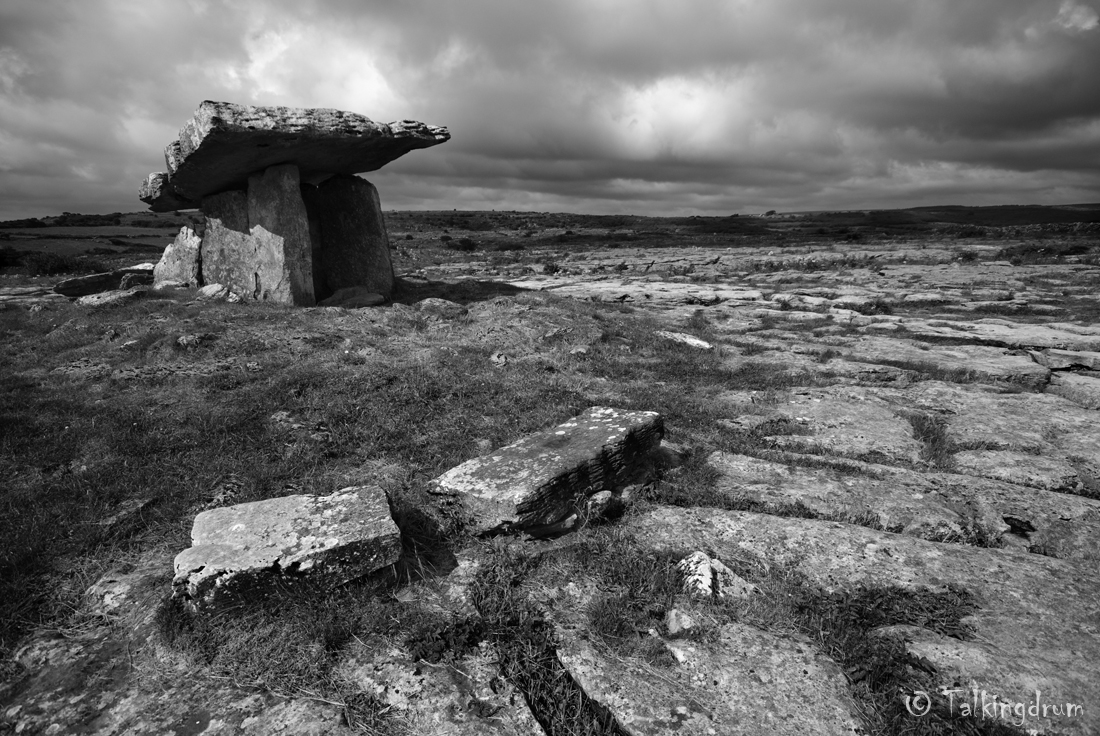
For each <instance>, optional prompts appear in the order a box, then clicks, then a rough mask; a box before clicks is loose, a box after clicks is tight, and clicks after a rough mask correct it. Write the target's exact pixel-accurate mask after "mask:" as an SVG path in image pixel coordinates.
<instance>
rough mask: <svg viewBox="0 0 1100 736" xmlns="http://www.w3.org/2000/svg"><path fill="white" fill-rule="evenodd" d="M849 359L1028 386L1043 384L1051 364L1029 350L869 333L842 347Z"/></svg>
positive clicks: (1034, 386) (1036, 386) (1035, 386)
mask: <svg viewBox="0 0 1100 736" xmlns="http://www.w3.org/2000/svg"><path fill="white" fill-rule="evenodd" d="M841 352H842V353H843V355H844V358H845V359H846V360H853V361H859V362H861V363H881V362H885V363H886V364H894V365H902V366H904V365H909V366H911V367H912V368H913V369H914V370H919V369H921V368H923V367H928V368H930V369H936V370H941V371H951V372H954V373H958V374H960V375H966V376H973V377H974V378H982V379H993V380H1003V381H1011V382H1014V383H1019V384H1022V385H1024V386H1027V387H1028V388H1039V387H1041V386H1043V385H1044V384H1045V383H1046V381H1047V379H1048V377H1049V376H1050V370H1049V367H1046V366H1045V364H1044V365H1040V364H1038V363H1036V362H1035V361H1034V360H1032V358H1031V356H1029V355H1026V354H1023V355H1021V354H1015V353H1013V352H1011V351H1010V350H1008V349H1006V348H999V347H992V346H987V345H954V346H947V345H927V344H922V343H919V342H915V341H909V340H899V339H889V338H885V337H875V336H868V337H863V338H860V339H858V340H856V341H854V342H852V343H851V344H848V345H845V346H844V347H843V348H841Z"/></svg>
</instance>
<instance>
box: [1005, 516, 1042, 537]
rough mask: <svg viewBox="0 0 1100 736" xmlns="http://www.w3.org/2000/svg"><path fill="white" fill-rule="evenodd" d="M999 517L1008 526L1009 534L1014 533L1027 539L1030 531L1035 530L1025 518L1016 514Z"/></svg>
mask: <svg viewBox="0 0 1100 736" xmlns="http://www.w3.org/2000/svg"><path fill="white" fill-rule="evenodd" d="M1001 518H1002V519H1004V522H1005V523H1006V524H1008V526H1009V527H1010V528H1009V532H1008V533H1009V534H1015V535H1016V536H1018V537H1023V538H1024V539H1028V538H1030V535H1031V533H1032V532H1034V531H1035V527H1034V526H1033V525H1032V523H1031V522H1030V521H1028V520H1027V519H1021V518H1019V517H1016V516H1002V517H1001Z"/></svg>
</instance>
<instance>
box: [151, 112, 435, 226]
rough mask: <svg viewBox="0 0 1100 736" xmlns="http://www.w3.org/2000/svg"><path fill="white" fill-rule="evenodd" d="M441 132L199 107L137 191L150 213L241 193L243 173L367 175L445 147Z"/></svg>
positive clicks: (344, 118) (413, 124) (346, 116)
mask: <svg viewBox="0 0 1100 736" xmlns="http://www.w3.org/2000/svg"><path fill="white" fill-rule="evenodd" d="M450 137H451V134H450V133H449V132H448V131H447V129H446V128H443V127H440V126H436V125H427V124H425V123H420V122H417V121H415V120H401V121H399V122H393V123H376V122H374V121H373V120H371V119H370V118H368V117H366V116H365V115H358V114H356V113H352V112H344V111H342V110H332V109H328V108H295V107H259V106H250V105H236V104H233V103H230V102H212V101H210V100H207V101H205V102H203V103H202V104H201V105H199V108H198V110H196V111H195V114H194V116H193V117H192V118H191V119H190V120H189V121H187V123H186V124H185V125H184V126H183V128H182V129H181V130H180V134H179V138H178V140H175V141H172V142H171V143H169V144H168V146H167V147H166V148H165V149H164V158H165V163H166V164H167V167H168V171H167V172H155V173H152V174H150V175H149V176H148V177H147V178H146V179H145V182H144V183H143V184H142V186H141V189H140V191H139V195H138V196H139V198H140V199H141V201H143V202H145V203H146V204H148V205H150V209H152V210H153V211H154V212H164V211H169V210H173V209H179V208H180V205H181V204H183V205H186V204H188V203H191V206H196V205H195V203H198V202H199V201H201V199H202V197H204V196H206V195H209V194H217V193H219V192H224V191H226V190H229V189H243V188H244V186H245V184H246V183H247V181H248V177H249V175H250V174H255V173H256V172H259V171H263V170H264V169H266V168H268V167H269V166H275V165H278V164H294V165H296V166H297V167H298V169H299V171H300V172H301V175H302V181H304V182H306V183H309V184H317V183H320V182H321V181H324V180H325V179H326V178H327V177H329V176H332V175H333V174H358V173H362V172H365V171H374V170H376V169H380V168H381V167H383V166H385V165H386V164H388V163H389V162H391V161H393V160H394V159H396V158H399V157H401V156H403V155H405V154H406V153H408V152H409V151H412V150H415V149H418V148H428V147H430V146H435V145H438V144H440V143H443V142H445V141H447V140H450Z"/></svg>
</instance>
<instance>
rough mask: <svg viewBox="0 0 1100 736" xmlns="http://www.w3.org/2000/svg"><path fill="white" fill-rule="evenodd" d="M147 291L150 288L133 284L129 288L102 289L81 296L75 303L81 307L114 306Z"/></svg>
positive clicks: (129, 300)
mask: <svg viewBox="0 0 1100 736" xmlns="http://www.w3.org/2000/svg"><path fill="white" fill-rule="evenodd" d="M146 291H148V289H147V288H146V287H144V286H132V287H130V288H129V289H112V290H111V291H102V292H99V293H98V294H89V295H88V296H82V297H79V298H78V299H77V300H76V302H75V303H76V304H78V305H79V306H81V307H112V306H116V305H118V304H125V303H127V302H131V301H133V300H134V299H138V298H140V297H141V296H143V295H144V294H145V292H146Z"/></svg>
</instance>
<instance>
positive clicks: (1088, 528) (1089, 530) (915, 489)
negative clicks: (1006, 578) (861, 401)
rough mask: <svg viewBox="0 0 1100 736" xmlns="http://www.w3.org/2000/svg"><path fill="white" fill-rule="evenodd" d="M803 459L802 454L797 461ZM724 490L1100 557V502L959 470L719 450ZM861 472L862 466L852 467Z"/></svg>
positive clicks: (921, 532) (898, 525)
mask: <svg viewBox="0 0 1100 736" xmlns="http://www.w3.org/2000/svg"><path fill="white" fill-rule="evenodd" d="M791 458H792V460H796V459H797V456H791ZM707 464H708V466H710V467H711V468H713V469H714V470H716V471H717V472H718V473H719V479H718V482H717V488H718V490H720V491H722V492H723V493H726V494H729V496H731V497H733V498H737V499H746V500H750V501H755V502H757V503H762V504H765V505H768V506H771V507H775V508H781V507H783V506H785V505H787V504H791V503H798V504H801V505H802V506H804V507H806V508H808V509H809V510H811V511H813V512H815V513H817V514H820V515H822V516H826V517H831V518H853V519H858V518H867V517H870V519H869V520H873V521H875V522H877V523H878V524H880V525H882V526H883V527H886V528H888V529H890V530H891V531H900V532H901V533H903V534H908V535H911V536H915V537H921V538H923V539H930V540H933V541H945V540H957V541H963V542H966V541H969V542H975V541H981V539H983V538H984V539H985V540H996V541H999V542H1001V543H1003V544H1005V545H1011V546H1016V547H1022V548H1024V549H1027V550H1030V551H1035V552H1038V553H1041V554H1045V555H1049V556H1051V557H1067V558H1081V559H1091V560H1100V501H1097V500H1094V499H1089V498H1083V497H1080V496H1073V495H1067V494H1063V493H1054V492H1051V491H1047V490H1039V489H1036V488H1028V487H1024V486H1022V485H1017V484H1013V483H1004V482H1000V481H997V480H992V479H987V478H975V477H973V476H970V475H961V474H956V473H918V472H914V471H912V470H907V469H905V468H895V467H891V466H887V465H874V464H870V463H859V464H858V466H857V467H858V469H859V470H860V471H862V472H857V473H851V472H848V473H840V472H837V471H835V470H831V469H827V468H819V467H818V468H807V467H800V466H798V465H797V464H785V463H778V462H771V461H769V460H761V459H759V458H754V457H748V456H746V455H736V454H732V453H726V452H720V451H716V452H714V453H712V454H711V455H710V456H709V457H708V458H707ZM853 469H855V468H853Z"/></svg>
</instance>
